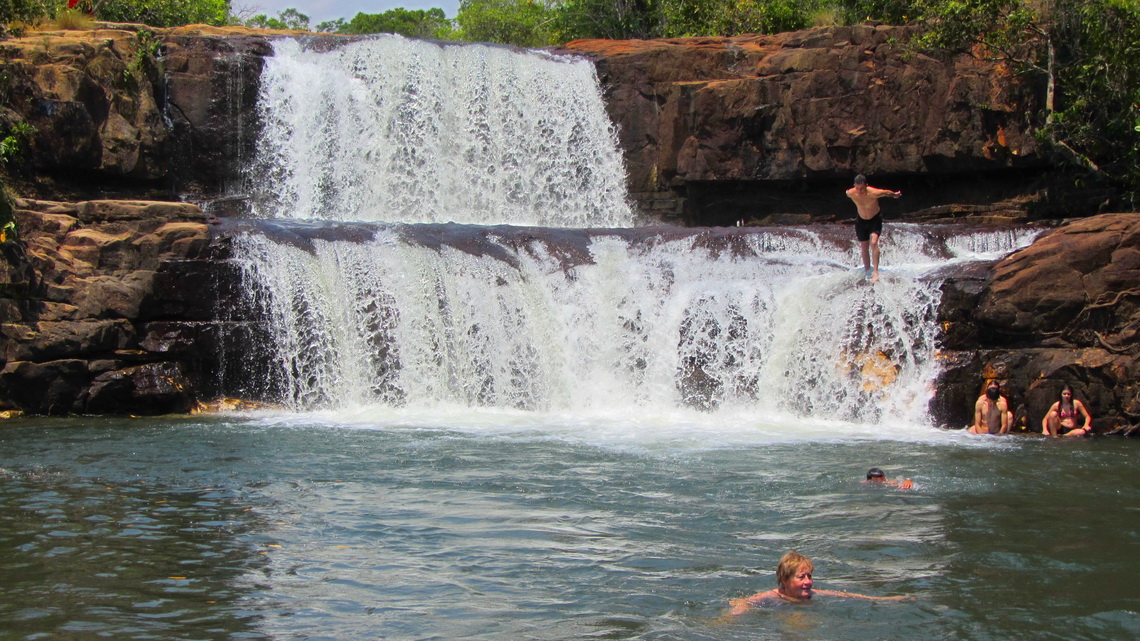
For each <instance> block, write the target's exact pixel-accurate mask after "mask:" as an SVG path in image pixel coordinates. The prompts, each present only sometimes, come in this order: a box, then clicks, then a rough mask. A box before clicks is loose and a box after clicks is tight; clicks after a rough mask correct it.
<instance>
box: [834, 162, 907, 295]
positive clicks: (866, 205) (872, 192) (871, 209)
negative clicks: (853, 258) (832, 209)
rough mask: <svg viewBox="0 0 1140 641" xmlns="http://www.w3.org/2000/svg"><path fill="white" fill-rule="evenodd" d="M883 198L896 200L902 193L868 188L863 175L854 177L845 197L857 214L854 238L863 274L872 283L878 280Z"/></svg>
mask: <svg viewBox="0 0 1140 641" xmlns="http://www.w3.org/2000/svg"><path fill="white" fill-rule="evenodd" d="M883 196H890V197H891V198H898V197H900V196H902V192H901V191H891V190H889V189H879V188H878V187H870V186H868V185H867V177H866V176H864V175H863V174H859V175H858V176H855V184H854V186H852V187H851V189H848V190H847V197H848V198H850V199H851V201H852V202H854V203H855V209H856V210H857V211H858V214H859V215H858V217H856V218H855V238H856V239H857V240H858V241H859V249H860V251H861V252H862V254H863V273H864V274H866V275H867V276H869V277H870V278H871V282H872V283H874V282H878V280H879V236H880V235H881V234H882V233H883V215H882V214H881V213H880V212H879V199H880V198H882V197H883Z"/></svg>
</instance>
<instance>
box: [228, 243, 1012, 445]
mask: <svg viewBox="0 0 1140 641" xmlns="http://www.w3.org/2000/svg"><path fill="white" fill-rule="evenodd" d="M850 236H851V232H850V229H849V228H848V227H846V226H839V225H820V226H816V227H809V228H799V229H768V230H764V231H754V230H748V229H722V230H708V229H705V230H686V229H664V228H655V229H640V230H635V229H630V230H550V229H541V228H523V227H481V226H465V225H383V224H364V223H357V224H341V225H337V226H330V225H318V226H314V225H308V224H292V223H281V222H278V223H246V224H245V230H244V231H242V232H240V233H237V234H236V236H235V253H236V259H237V260H238V262H239V263H240V265H241V266H242V273H243V278H244V281H245V282H244V287H243V289H244V291H245V292H246V293H247V298H246V300H245V303H246V305H248V306H249V308H250V309H251V310H253V313H254V314H256V316H258V317H261V318H264V319H265V322H264V323H263V324H262V325H261V327H263V333H262V334H261V335H260V336H259V337H257V338H256V339H255V340H254V341H253V343H254V345H255V346H256V351H258V352H259V355H258V356H257V358H255V359H252V360H253V361H255V362H258V363H262V364H263V365H262V366H261V367H265V368H266V369H265V371H264V373H263V375H261V376H252V377H248V379H249V380H256V381H257V382H256V383H254V384H251V383H245V385H247V386H249V388H248V389H242V390H237V393H245V394H252V395H257V396H261V397H263V398H269V399H272V400H275V401H277V402H281V403H284V404H286V405H287V406H289V407H292V408H295V409H299V410H312V409H321V408H344V407H353V406H361V405H372V404H379V405H382V406H390V407H405V408H418V409H431V408H438V407H456V406H460V407H490V408H504V409H515V410H527V411H538V412H574V413H583V414H628V413H631V412H634V413H636V412H644V411H647V410H649V411H695V410H702V411H715V412H731V411H733V410H735V411H748V412H751V413H753V414H754V413H755V411H756V410H757V408H762V409H763V411H764V412H767V413H778V414H780V415H782V416H785V417H812V418H813V419H823V420H829V419H835V420H842V421H850V422H859V423H879V422H882V421H884V420H893V421H906V422H912V423H923V422H926V403H927V401H928V399H929V398H930V396H931V393H932V389H931V386H932V381H933V380H934V377H935V375H936V374H937V371H938V369H937V368H938V359H937V348H938V326H937V324H936V322H935V314H936V307H937V305H938V302H939V285H940V282H941V279H940V278H938V277H934V276H931V274H932V272H933V271H934V269H935V268H936V267H938V268H941V267H944V266H945V264H946V263H947V262H948V261H963V262H964V261H969V260H972V259H977V258H980V257H985V256H987V255H989V254H990V253H993V252H1007V251H1009V250H1010V249H1012V248H1014V247H1016V246H1018V245H1023V244H1027V243H1028V242H1029V240H1030V239H1031V233H1030V232H1008V231H1004V232H997V231H974V232H963V231H962V230H961V228H957V227H956V228H953V229H951V228H939V227H930V226H924V227H918V226H912V225H902V224H896V225H892V226H891V230H890V236H889V240H890V244H889V245H887V247H889V249H886V250H885V251H884V258H885V259H886V262H888V263H889V267H887V268H886V269H885V271H884V272H883V275H882V278H881V279H880V281H879V282H878V283H876V284H874V285H872V284H870V283H868V282H867V281H866V280H864V274H863V272H862V270H861V269H852V265H854V264H857V261H858V254H857V252H858V247H857V244H856V243H855V241H854V239H853V238H851V237H850ZM896 257H898V258H896ZM902 260H906V261H907V262H905V263H903V262H901V261H902ZM249 358H250V356H249V355H248V354H243V355H240V357H239V360H243V361H245V360H247V359H249Z"/></svg>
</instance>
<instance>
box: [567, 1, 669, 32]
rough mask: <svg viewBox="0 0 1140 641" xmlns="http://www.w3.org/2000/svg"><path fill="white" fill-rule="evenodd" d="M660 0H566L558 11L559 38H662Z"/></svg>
mask: <svg viewBox="0 0 1140 641" xmlns="http://www.w3.org/2000/svg"><path fill="white" fill-rule="evenodd" d="M664 26H665V14H664V13H663V12H662V2H661V0H566V1H565V2H562V3H561V4H560V5H559V6H558V8H557V9H556V11H555V19H554V28H555V31H556V33H557V35H558V39H559V40H560V41H563V42H565V41H569V40H576V39H578V38H610V39H614V40H626V39H631V38H638V39H648V38H660V37H661V36H663V35H664V34H665V30H664Z"/></svg>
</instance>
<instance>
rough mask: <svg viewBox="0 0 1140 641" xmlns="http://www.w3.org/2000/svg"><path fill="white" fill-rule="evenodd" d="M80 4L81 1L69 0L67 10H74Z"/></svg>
mask: <svg viewBox="0 0 1140 641" xmlns="http://www.w3.org/2000/svg"><path fill="white" fill-rule="evenodd" d="M77 4H79V0H67V8H68V9H74V8H75V5H77Z"/></svg>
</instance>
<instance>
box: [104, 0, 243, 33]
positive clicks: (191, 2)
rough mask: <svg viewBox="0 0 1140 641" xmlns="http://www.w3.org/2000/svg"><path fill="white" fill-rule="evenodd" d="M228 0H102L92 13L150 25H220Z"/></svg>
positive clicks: (112, 20) (224, 20) (223, 22)
mask: <svg viewBox="0 0 1140 641" xmlns="http://www.w3.org/2000/svg"><path fill="white" fill-rule="evenodd" d="M229 15H230V0H102V2H100V3H99V4H98V6H97V8H96V9H95V16H96V17H97V18H99V19H100V20H107V21H110V22H138V23H142V24H147V25H150V26H152V27H176V26H179V25H184V24H198V23H201V24H211V25H218V26H221V25H224V24H226V21H227V20H228V18H229Z"/></svg>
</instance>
